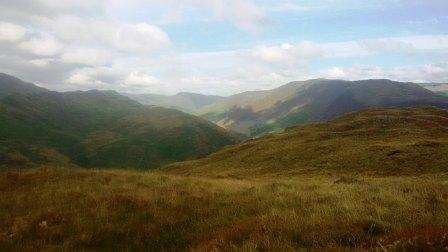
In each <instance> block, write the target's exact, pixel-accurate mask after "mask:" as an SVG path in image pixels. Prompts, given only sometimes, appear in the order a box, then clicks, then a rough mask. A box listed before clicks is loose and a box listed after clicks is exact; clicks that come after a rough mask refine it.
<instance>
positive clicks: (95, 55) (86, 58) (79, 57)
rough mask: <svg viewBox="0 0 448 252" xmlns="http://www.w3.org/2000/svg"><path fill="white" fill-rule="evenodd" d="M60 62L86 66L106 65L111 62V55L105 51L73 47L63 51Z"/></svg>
mask: <svg viewBox="0 0 448 252" xmlns="http://www.w3.org/2000/svg"><path fill="white" fill-rule="evenodd" d="M61 60H62V61H64V62H66V63H75V64H81V65H87V66H101V65H106V64H108V63H109V62H111V60H112V54H111V53H110V52H109V51H106V50H98V49H93V48H83V47H75V48H69V49H67V50H65V52H64V53H63V54H62V55H61Z"/></svg>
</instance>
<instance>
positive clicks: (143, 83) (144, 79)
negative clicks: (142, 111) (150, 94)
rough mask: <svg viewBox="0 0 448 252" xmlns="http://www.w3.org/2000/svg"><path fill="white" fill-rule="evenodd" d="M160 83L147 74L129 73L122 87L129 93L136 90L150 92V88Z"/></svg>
mask: <svg viewBox="0 0 448 252" xmlns="http://www.w3.org/2000/svg"><path fill="white" fill-rule="evenodd" d="M159 83H160V81H159V80H158V79H157V78H156V77H154V76H151V75H149V74H146V73H142V72H138V71H134V72H131V73H130V74H129V75H128V77H127V78H126V79H125V80H124V87H125V88H127V89H128V90H129V89H130V90H129V91H134V92H135V90H134V89H137V90H138V91H141V90H142V89H143V90H150V89H151V88H152V86H154V85H156V84H159Z"/></svg>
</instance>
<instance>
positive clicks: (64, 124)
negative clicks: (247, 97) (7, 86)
mask: <svg viewBox="0 0 448 252" xmlns="http://www.w3.org/2000/svg"><path fill="white" fill-rule="evenodd" d="M19 91H21V90H19ZM0 121H1V123H0V142H1V147H0V165H1V164H26V163H37V164H40V163H56V164H64V165H67V164H75V165H79V166H83V167H107V168H109V167H111V168H119V167H123V168H124V167H126V168H140V169H148V168H154V167H157V166H160V165H164V164H167V163H170V162H175V161H180V160H187V159H195V158H199V157H201V156H204V155H207V154H210V153H212V152H214V151H216V150H218V149H220V148H221V147H223V146H225V145H229V144H234V143H237V142H238V141H240V140H241V138H240V137H239V136H237V135H234V134H232V133H230V132H227V131H226V130H225V129H223V128H220V127H218V126H216V125H214V124H213V123H211V122H209V121H206V120H204V119H202V118H199V117H195V116H192V115H189V114H186V113H183V112H181V111H178V110H173V109H167V108H162V107H154V106H145V105H141V104H140V103H138V102H136V101H134V100H132V99H130V98H128V97H125V96H122V95H120V94H119V93H117V92H115V91H99V90H90V91H73V92H62V93H60V92H55V91H42V92H28V91H26V92H16V93H13V94H9V95H7V96H5V97H3V98H2V99H0Z"/></svg>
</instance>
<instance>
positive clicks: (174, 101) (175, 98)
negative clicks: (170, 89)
mask: <svg viewBox="0 0 448 252" xmlns="http://www.w3.org/2000/svg"><path fill="white" fill-rule="evenodd" d="M124 95H126V96H128V97H129V98H131V99H133V100H135V101H138V102H140V103H141V104H145V105H155V106H161V107H166V108H173V109H178V110H181V111H184V112H186V113H191V114H196V113H197V112H198V111H199V110H200V109H202V108H203V107H204V106H207V105H210V104H213V103H215V102H217V101H220V100H222V99H224V97H222V96H215V95H202V94H196V93H187V92H182V93H178V94H176V95H171V96H168V95H158V94H124Z"/></svg>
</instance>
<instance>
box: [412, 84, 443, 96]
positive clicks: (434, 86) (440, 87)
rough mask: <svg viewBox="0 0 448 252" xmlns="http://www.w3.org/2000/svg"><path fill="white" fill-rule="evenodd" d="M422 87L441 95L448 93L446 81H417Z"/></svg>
mask: <svg viewBox="0 0 448 252" xmlns="http://www.w3.org/2000/svg"><path fill="white" fill-rule="evenodd" d="M419 85H421V86H422V87H424V88H426V89H429V90H431V91H433V92H435V93H439V94H442V95H448V84H447V83H419Z"/></svg>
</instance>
